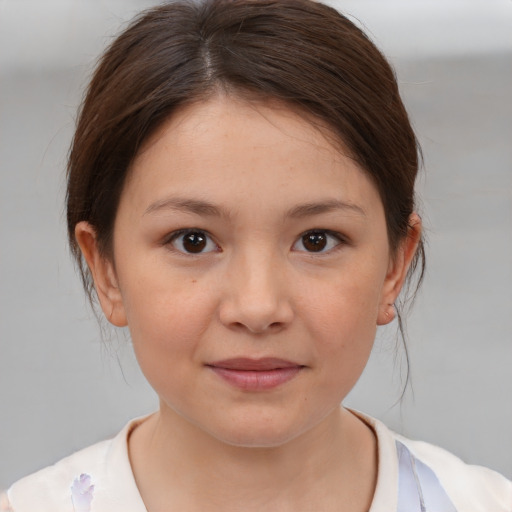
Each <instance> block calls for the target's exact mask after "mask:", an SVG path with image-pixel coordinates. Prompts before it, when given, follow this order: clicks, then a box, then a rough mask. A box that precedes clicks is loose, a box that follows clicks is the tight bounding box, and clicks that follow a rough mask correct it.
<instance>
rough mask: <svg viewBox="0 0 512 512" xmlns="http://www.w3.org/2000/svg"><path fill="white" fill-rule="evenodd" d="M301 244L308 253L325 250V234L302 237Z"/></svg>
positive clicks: (311, 234)
mask: <svg viewBox="0 0 512 512" xmlns="http://www.w3.org/2000/svg"><path fill="white" fill-rule="evenodd" d="M302 243H303V244H304V247H305V248H306V249H307V250H308V251H312V252H319V251H321V250H323V249H325V246H326V245H327V237H326V236H325V233H309V235H304V236H303V237H302Z"/></svg>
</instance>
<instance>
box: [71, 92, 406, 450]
mask: <svg viewBox="0 0 512 512" xmlns="http://www.w3.org/2000/svg"><path fill="white" fill-rule="evenodd" d="M87 233H88V234H89V235H90V236H89V237H88V236H87ZM91 233H92V230H91V229H90V228H89V227H87V226H82V231H80V227H79V228H77V237H78V239H79V242H80V243H81V246H82V248H83V249H84V253H85V255H86V257H87V259H88V262H89V264H90V266H91V268H92V270H93V273H94V277H95V281H96V286H97V289H98V294H99V296H100V301H101V304H102V306H103V308H104V311H105V314H106V316H107V317H109V318H110V320H111V321H112V322H113V323H114V324H116V325H124V324H128V326H129V329H130V332H131V336H132V339H133V344H134V348H135V352H136V355H137V358H138V360H139V363H140V366H141V368H142V370H143V372H144V374H145V375H146V377H147V379H148V380H149V382H150V384H151V385H152V386H153V388H154V389H155V390H156V392H157V393H158V395H159V397H160V400H161V407H162V412H167V414H168V415H169V416H172V415H173V414H178V415H179V416H180V417H181V418H184V419H185V420H186V421H188V422H189V423H190V424H191V425H194V427H198V428H199V429H201V430H202V431H204V432H207V433H208V434H210V435H212V436H214V437H215V438H217V439H220V440H222V441H225V442H226V443H230V444H235V445H243V446H275V445H279V444H280V443H285V442H286V441H288V440H290V439H293V438H295V437H297V436H299V435H301V434H303V433H305V432H307V431H309V430H311V429H312V428H314V427H315V426H317V425H319V424H321V423H322V422H325V421H328V420H329V417H330V415H331V414H334V411H337V410H338V408H339V404H340V402H341V401H342V400H343V399H344V397H345V396H346V395H347V393H348V392H349V391H350V389H351V388H352V387H353V385H354V384H355V382H356V381H357V379H358V378H359V376H360V375H361V373H362V371H363V368H364V366H365V364H366V362H367V359H368V357H369V353H370V350H371V347H372V344H373V340H374V337H375V331H376V325H377V324H378V323H386V322H387V321H389V320H391V318H392V317H389V316H388V315H389V309H390V306H389V304H391V303H393V301H394V300H395V298H396V295H397V294H398V291H399V289H400V286H401V284H402V281H403V277H404V275H405V270H406V267H407V257H401V256H400V254H401V253H400V251H399V254H398V255H396V254H394V255H393V257H392V255H391V254H390V247H389V244H388V239H387V232H386V222H385V216H384V211H383V206H382V202H381V200H380V198H379V194H378V192H377V190H376V188H375V186H374V185H373V184H372V182H371V181H370V180H369V178H368V177H367V176H366V174H365V173H363V172H362V170H361V169H360V168H358V166H357V165H356V163H355V162H354V161H353V160H352V159H350V158H349V157H347V156H345V155H343V154H341V153H340V152H339V150H337V149H335V148H334V147H333V146H332V145H331V144H330V143H329V142H328V141H327V139H326V138H325V137H324V136H323V135H322V133H321V132H320V131H319V130H318V129H317V128H314V127H313V126H312V125H311V124H309V123H308V122H307V121H305V120H304V118H303V117H300V116H298V115H297V114H295V113H293V112H292V111H291V110H289V109H287V108H286V107H283V106H281V105H278V104H272V105H270V104H267V105H266V104H258V105H252V104H248V103H245V102H243V101H235V100H233V99H226V98H216V99H214V100H210V101H209V102H206V103H200V104H197V105H194V106H189V107H187V108H185V109H183V110H182V111H180V112H179V113H178V114H176V115H175V116H174V117H173V118H172V119H171V120H169V121H168V122H167V124H165V125H164V126H163V127H162V128H161V129H160V130H159V132H158V133H157V134H156V135H155V136H154V137H153V138H152V139H151V140H150V141H149V142H148V143H147V144H146V146H145V147H144V148H143V150H142V151H141V152H140V154H139V155H138V156H137V158H136V159H135V161H134V163H133V166H132V168H131V170H130V174H129V179H128V181H127V183H126V185H125V188H124V191H123V193H122V197H121V201H120V205H119V210H118V213H117V217H116V222H115V227H114V242H113V261H105V260H102V258H101V257H100V256H99V255H98V253H97V251H96V249H95V245H94V239H93V236H92V235H91ZM87 240H89V241H87ZM412 252H414V251H412ZM404 254H405V253H404Z"/></svg>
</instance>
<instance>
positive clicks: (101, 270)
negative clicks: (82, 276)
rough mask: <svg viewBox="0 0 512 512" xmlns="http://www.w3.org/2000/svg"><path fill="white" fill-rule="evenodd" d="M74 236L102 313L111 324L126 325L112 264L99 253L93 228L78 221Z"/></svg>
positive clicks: (86, 223)
mask: <svg viewBox="0 0 512 512" xmlns="http://www.w3.org/2000/svg"><path fill="white" fill-rule="evenodd" d="M75 238H76V241H77V243H78V245H79V246H80V250H81V251H82V254H83V256H84V258H85V261H86V262H87V265H88V266H89V270H90V271H91V274H92V278H93V280H94V287H95V288H96V293H97V295H98V299H99V301H100V305H101V309H102V310H103V314H104V315H105V317H106V318H107V319H108V321H109V322H110V323H111V324H113V325H115V326H117V327H124V326H126V325H127V321H126V314H125V310H124V305H123V299H122V296H121V291H120V289H119V286H118V284H117V277H116V272H115V268H114V264H113V262H112V261H111V260H110V259H109V258H106V257H105V256H104V255H102V254H101V253H100V250H99V248H98V243H97V238H96V231H95V229H94V228H93V226H91V224H89V223H88V222H85V221H82V222H79V223H78V224H77V225H76V226H75Z"/></svg>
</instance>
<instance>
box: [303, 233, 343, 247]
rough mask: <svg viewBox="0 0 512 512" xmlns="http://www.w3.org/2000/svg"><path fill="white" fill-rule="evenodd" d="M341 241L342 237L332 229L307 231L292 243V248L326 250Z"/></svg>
mask: <svg viewBox="0 0 512 512" xmlns="http://www.w3.org/2000/svg"><path fill="white" fill-rule="evenodd" d="M341 243H343V238H342V236H341V235H339V234H337V233H333V232H332V231H322V230H314V231H308V232H307V233H304V234H303V235H301V237H300V238H299V239H298V240H297V241H296V242H295V243H294V244H293V250H295V251H306V252H328V251H330V250H332V249H334V248H336V247H337V246H338V245H340V244H341Z"/></svg>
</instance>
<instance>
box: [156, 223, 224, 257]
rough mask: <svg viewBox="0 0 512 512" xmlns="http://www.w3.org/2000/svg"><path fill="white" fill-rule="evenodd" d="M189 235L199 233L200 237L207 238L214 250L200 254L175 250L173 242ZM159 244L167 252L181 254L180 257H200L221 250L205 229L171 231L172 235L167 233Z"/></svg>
mask: <svg viewBox="0 0 512 512" xmlns="http://www.w3.org/2000/svg"><path fill="white" fill-rule="evenodd" d="M189 233H200V234H202V235H205V236H206V238H208V240H209V241H210V242H212V243H213V244H214V245H215V249H213V250H209V251H201V252H197V253H194V252H187V251H181V250H179V249H177V248H176V247H175V246H174V245H173V242H175V241H176V240H177V239H178V238H180V237H181V236H184V235H187V234H189ZM161 243H162V245H163V246H166V247H167V248H168V249H169V250H172V251H173V252H176V253H178V254H182V255H186V256H200V255H202V254H210V253H212V252H220V251H221V248H220V246H219V244H218V243H217V242H216V241H215V239H214V237H213V236H212V235H211V234H210V233H209V232H208V231H206V230H205V229H201V228H183V229H177V230H176V231H173V232H172V233H169V234H168V235H166V236H165V237H164V238H163V240H162V242H161Z"/></svg>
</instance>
